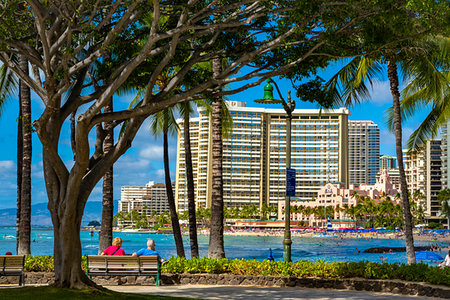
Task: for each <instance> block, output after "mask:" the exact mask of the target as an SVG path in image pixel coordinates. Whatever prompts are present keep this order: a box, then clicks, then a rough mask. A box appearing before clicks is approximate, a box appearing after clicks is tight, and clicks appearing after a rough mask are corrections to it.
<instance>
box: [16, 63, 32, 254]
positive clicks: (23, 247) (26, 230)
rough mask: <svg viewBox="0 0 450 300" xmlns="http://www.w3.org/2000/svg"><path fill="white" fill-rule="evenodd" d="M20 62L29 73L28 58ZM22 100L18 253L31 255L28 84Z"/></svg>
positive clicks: (29, 104) (29, 111)
mask: <svg viewBox="0 0 450 300" xmlns="http://www.w3.org/2000/svg"><path fill="white" fill-rule="evenodd" d="M19 64H20V68H21V69H22V71H24V72H27V73H28V60H27V59H26V58H25V57H23V56H19ZM20 102H21V107H22V134H23V153H22V155H23V157H22V178H21V179H22V184H21V193H20V194H21V199H20V221H19V232H20V235H19V238H18V241H19V242H18V246H17V254H19V255H30V254H31V245H30V235H31V153H32V145H31V133H32V126H31V93H30V88H29V87H28V86H27V85H26V84H24V83H23V84H21V85H20Z"/></svg>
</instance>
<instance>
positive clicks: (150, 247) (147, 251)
mask: <svg viewBox="0 0 450 300" xmlns="http://www.w3.org/2000/svg"><path fill="white" fill-rule="evenodd" d="M142 255H143V256H154V255H156V256H158V258H159V259H161V256H160V255H159V253H158V252H157V251H155V241H154V240H152V239H149V240H148V241H147V248H142V249H140V250H139V251H137V252H134V253H133V254H132V256H142Z"/></svg>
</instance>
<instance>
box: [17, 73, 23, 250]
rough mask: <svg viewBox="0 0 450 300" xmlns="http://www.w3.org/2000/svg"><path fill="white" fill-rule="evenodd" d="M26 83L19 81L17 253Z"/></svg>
mask: <svg viewBox="0 0 450 300" xmlns="http://www.w3.org/2000/svg"><path fill="white" fill-rule="evenodd" d="M23 84H24V83H23V82H22V80H20V81H19V118H18V122H17V212H16V253H18V251H19V240H20V230H19V228H20V207H21V206H22V161H23V131H22V101H21V93H20V89H21V87H22V85H23Z"/></svg>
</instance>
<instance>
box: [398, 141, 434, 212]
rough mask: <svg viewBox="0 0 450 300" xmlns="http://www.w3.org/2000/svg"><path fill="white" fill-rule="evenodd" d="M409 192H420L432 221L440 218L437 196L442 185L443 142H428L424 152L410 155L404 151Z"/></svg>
mask: <svg viewBox="0 0 450 300" xmlns="http://www.w3.org/2000/svg"><path fill="white" fill-rule="evenodd" d="M403 162H404V164H405V174H406V181H407V184H408V191H409V192H411V194H413V193H414V191H420V192H421V193H422V194H423V195H424V196H425V199H423V201H422V205H423V207H424V208H425V210H426V214H427V216H428V217H429V218H431V219H436V218H439V215H440V214H439V210H440V207H441V206H440V203H439V202H438V200H437V195H438V194H439V191H440V190H441V188H442V183H441V165H442V164H441V140H427V143H426V146H425V147H424V149H423V150H421V151H418V152H413V153H408V151H407V150H403Z"/></svg>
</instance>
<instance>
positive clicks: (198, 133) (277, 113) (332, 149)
mask: <svg viewBox="0 0 450 300" xmlns="http://www.w3.org/2000/svg"><path fill="white" fill-rule="evenodd" d="M227 104H228V109H229V111H230V113H231V115H232V118H233V130H232V134H231V135H230V136H229V137H228V138H224V141H223V180H224V202H225V205H227V206H241V205H245V204H250V203H254V204H256V205H258V206H261V205H262V204H263V203H266V204H269V205H277V203H278V201H279V200H284V198H285V186H286V180H285V176H286V175H285V166H286V113H285V111H284V110H283V109H265V108H256V107H246V106H245V103H244V102H237V101H229V102H228V103H227ZM349 114H350V113H349V111H348V110H347V109H345V108H340V109H337V110H330V111H328V110H322V111H319V110H316V109H297V110H295V111H294V112H293V114H292V115H293V119H292V145H291V151H292V152H291V165H292V168H295V169H296V172H297V175H296V197H294V198H301V199H312V198H313V197H315V196H316V194H317V191H318V190H319V189H320V187H322V186H323V185H324V184H325V183H327V182H330V181H331V182H336V181H339V182H344V183H346V184H347V183H348V168H347V165H348V161H347V159H348V147H347V145H348V140H347V137H348V135H347V132H348V115H349ZM178 124H179V125H180V130H179V134H178V151H177V173H176V182H177V184H176V202H177V205H178V210H180V211H183V210H186V209H187V187H186V170H185V161H184V143H183V122H182V120H179V121H178ZM190 124H191V126H190V136H191V151H192V160H193V168H194V185H195V199H196V203H197V205H198V206H203V207H209V206H210V200H211V190H212V182H211V179H212V165H211V157H212V152H211V151H212V147H211V134H210V133H211V125H210V124H211V122H210V117H209V116H208V115H207V113H206V111H205V110H204V109H201V108H200V109H199V117H198V118H193V119H191V122H190Z"/></svg>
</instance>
